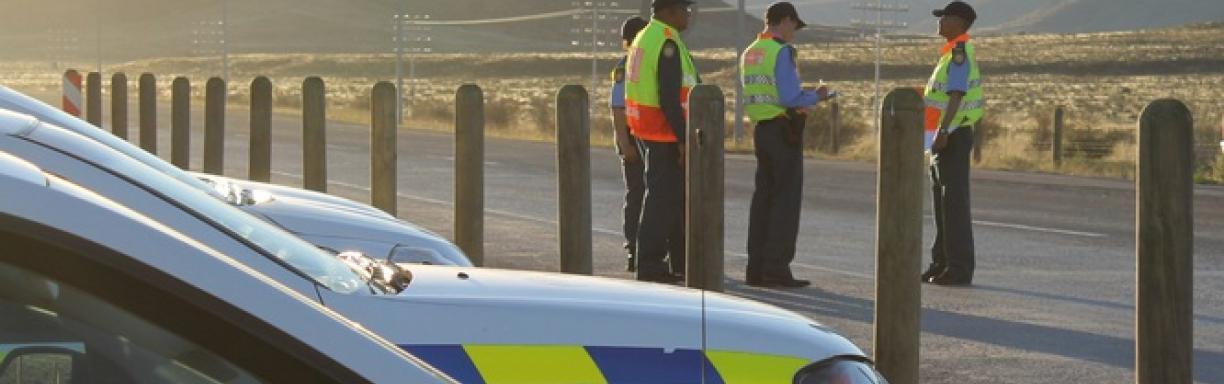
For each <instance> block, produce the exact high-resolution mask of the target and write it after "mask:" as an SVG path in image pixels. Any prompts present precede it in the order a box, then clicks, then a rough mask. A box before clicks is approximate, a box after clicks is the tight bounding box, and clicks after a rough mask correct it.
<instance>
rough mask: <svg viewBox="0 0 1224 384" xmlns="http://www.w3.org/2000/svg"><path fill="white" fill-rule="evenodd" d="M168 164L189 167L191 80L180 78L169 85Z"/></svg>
mask: <svg viewBox="0 0 1224 384" xmlns="http://www.w3.org/2000/svg"><path fill="white" fill-rule="evenodd" d="M170 163H171V164H174V165H175V166H176V167H179V168H181V169H189V168H190V167H191V80H187V78H186V77H182V76H179V77H176V78H174V81H173V82H171V83H170Z"/></svg>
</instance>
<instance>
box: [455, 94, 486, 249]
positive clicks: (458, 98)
mask: <svg viewBox="0 0 1224 384" xmlns="http://www.w3.org/2000/svg"><path fill="white" fill-rule="evenodd" d="M484 123H485V121H484V94H483V92H482V91H481V90H480V87H478V86H476V85H475V84H465V85H463V86H461V87H459V90H458V91H457V92H456V93H455V244H456V245H458V246H459V249H462V250H463V253H466V254H467V257H468V259H470V260H471V261H472V264H475V265H476V266H478V267H479V266H482V265H484Z"/></svg>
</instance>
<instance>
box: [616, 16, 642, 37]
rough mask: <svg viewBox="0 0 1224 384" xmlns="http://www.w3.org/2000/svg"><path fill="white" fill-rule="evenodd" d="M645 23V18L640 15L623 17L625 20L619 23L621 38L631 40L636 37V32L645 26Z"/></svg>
mask: <svg viewBox="0 0 1224 384" xmlns="http://www.w3.org/2000/svg"><path fill="white" fill-rule="evenodd" d="M646 24H647V23H646V19H643V18H642V17H641V16H634V17H630V18H628V19H625V22H624V23H622V24H621V39H624V40H625V41H632V40H633V38H635V37H637V34H638V32H641V31H642V29H643V28H646Z"/></svg>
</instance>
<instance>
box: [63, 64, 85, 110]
mask: <svg viewBox="0 0 1224 384" xmlns="http://www.w3.org/2000/svg"><path fill="white" fill-rule="evenodd" d="M81 95H82V93H81V73H80V72H77V71H76V70H75V69H69V70H67V71H65V72H64V98H63V104H64V106H63V109H64V112H68V114H69V115H73V116H76V117H81V106H82V101H81V100H82V97H81Z"/></svg>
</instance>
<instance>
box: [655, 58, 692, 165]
mask: <svg viewBox="0 0 1224 384" xmlns="http://www.w3.org/2000/svg"><path fill="white" fill-rule="evenodd" d="M669 52H670V54H668V53H669ZM683 80H684V71H683V70H682V69H681V68H680V49H679V48H677V47H676V43H675V42H673V41H671V40H668V41H667V42H665V43H663V54H661V55H659V107H661V108H662V109H663V115H664V116H667V124H668V125H670V126H671V129H672V132H675V134H676V139H677V140H679V141H680V142H682V143H683V142H684V130H685V129H686V128H685V127H686V122H685V116H684V107H683V106H682V105H681V104H680V87H681V85H682V84H683Z"/></svg>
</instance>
